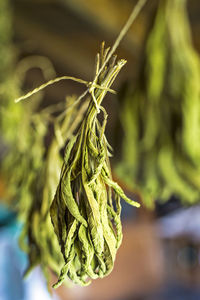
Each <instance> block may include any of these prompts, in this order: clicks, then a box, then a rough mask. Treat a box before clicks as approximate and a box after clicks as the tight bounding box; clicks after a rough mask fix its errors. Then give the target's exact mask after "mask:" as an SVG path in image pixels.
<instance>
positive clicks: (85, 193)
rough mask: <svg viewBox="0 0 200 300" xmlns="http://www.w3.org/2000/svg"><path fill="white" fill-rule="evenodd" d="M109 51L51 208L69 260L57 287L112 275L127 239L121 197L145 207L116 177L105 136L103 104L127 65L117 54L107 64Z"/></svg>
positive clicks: (67, 154)
mask: <svg viewBox="0 0 200 300" xmlns="http://www.w3.org/2000/svg"><path fill="white" fill-rule="evenodd" d="M108 53H109V49H104V44H103V45H102V49H101V54H100V55H99V54H98V55H97V67H96V76H95V79H94V81H93V84H92V85H91V87H90V90H89V92H90V94H91V100H90V103H89V107H88V109H87V113H86V115H85V117H84V119H83V120H82V123H81V126H80V128H79V130H78V133H77V134H76V135H75V136H74V137H73V138H72V139H71V140H70V141H69V143H68V144H67V147H66V150H65V156H64V163H63V166H62V171H61V176H60V182H59V185H58V188H57V191H56V194H55V197H54V200H53V203H52V205H51V211H50V213H51V218H52V222H53V225H54V229H55V233H56V235H57V237H58V240H59V244H60V247H61V251H62V254H63V257H64V260H65V264H64V266H63V267H62V270H61V273H60V276H59V279H58V282H57V283H56V284H55V285H54V287H58V286H59V285H60V284H61V283H62V282H63V281H64V280H65V278H66V277H69V278H70V279H71V280H72V281H73V282H75V283H78V284H80V285H87V284H89V281H88V280H87V279H88V277H89V278H92V279H95V278H98V277H104V276H105V275H107V274H109V273H110V272H111V270H112V268H113V264H114V261H115V256H116V251H117V249H118V248H119V246H120V244H121V240H122V230H121V221H120V213H121V206H120V198H123V199H124V200H125V201H127V202H128V203H129V204H131V205H134V206H137V207H138V206H139V204H138V203H136V202H134V201H131V200H130V199H129V198H127V197H126V196H125V194H124V192H123V191H122V189H121V188H120V187H119V186H118V184H117V183H116V182H114V181H113V180H112V176H111V170H110V164H109V152H108V142H107V140H106V137H105V134H104V130H105V125H106V119H107V114H106V111H105V109H104V108H103V107H102V106H101V102H102V100H103V98H104V97H105V95H106V93H107V91H108V89H110V86H111V84H112V83H113V81H114V79H115V77H116V76H117V74H118V73H119V71H120V70H121V68H122V67H123V66H124V64H125V63H126V61H125V60H119V61H117V62H116V57H115V56H113V57H112V59H111V60H110V62H109V63H107V64H106V65H104V63H105V61H106V58H107V55H108ZM102 66H103V69H101V68H102ZM99 70H100V72H99ZM100 111H102V112H103V114H104V121H103V124H100V122H99V121H98V118H97V116H98V113H99V112H100ZM113 201H114V202H115V205H113Z"/></svg>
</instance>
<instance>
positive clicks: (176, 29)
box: [116, 0, 200, 206]
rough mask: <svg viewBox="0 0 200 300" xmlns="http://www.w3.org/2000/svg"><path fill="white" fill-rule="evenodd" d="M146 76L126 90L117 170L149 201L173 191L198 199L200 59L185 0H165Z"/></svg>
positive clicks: (151, 40) (150, 46)
mask: <svg viewBox="0 0 200 300" xmlns="http://www.w3.org/2000/svg"><path fill="white" fill-rule="evenodd" d="M144 74H145V76H144ZM141 78H142V79H141ZM141 78H139V80H138V83H137V84H134V88H133V87H129V88H128V89H127V91H126V93H125V94H124V96H123V97H124V99H123V108H122V110H121V121H122V125H123V128H124V133H125V138H124V141H123V150H122V152H123V154H122V160H121V163H120V164H119V165H118V167H117V169H116V171H117V172H118V175H119V176H121V177H122V179H123V180H125V182H127V184H128V185H129V186H130V187H132V188H133V189H135V190H138V191H139V192H140V194H141V196H142V198H143V201H144V202H145V203H146V204H147V205H148V206H152V205H153V203H154V200H156V199H161V200H167V199H169V197H170V196H171V195H176V196H178V197H179V198H180V199H181V200H182V201H184V202H185V203H188V204H189V203H194V202H197V201H199V196H200V176H199V171H200V60H199V56H198V54H197V53H196V51H195V50H194V48H193V46H192V41H191V33H190V28H189V22H188V17H187V11H186V1H185V0H164V1H160V3H159V7H158V11H157V14H156V18H155V22H154V25H153V28H152V30H151V32H150V35H149V37H148V40H147V45H146V60H145V65H144V68H143V70H142V76H141ZM144 78H145V81H144Z"/></svg>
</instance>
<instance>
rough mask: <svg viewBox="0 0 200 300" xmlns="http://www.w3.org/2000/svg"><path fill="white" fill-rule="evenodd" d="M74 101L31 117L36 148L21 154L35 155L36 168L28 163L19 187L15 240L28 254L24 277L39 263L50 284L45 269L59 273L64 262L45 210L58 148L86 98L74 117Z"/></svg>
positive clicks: (53, 186)
mask: <svg viewBox="0 0 200 300" xmlns="http://www.w3.org/2000/svg"><path fill="white" fill-rule="evenodd" d="M75 100H76V97H69V98H67V101H66V106H63V105H62V106H61V107H60V106H58V107H57V108H59V109H61V108H62V112H61V113H60V114H59V115H58V117H56V118H54V119H53V120H51V118H53V116H51V115H50V112H55V108H56V107H54V106H52V107H51V106H50V107H48V108H47V109H44V111H43V113H42V112H40V114H39V115H36V116H34V119H36V120H37V125H38V126H37V129H38V130H37V131H36V132H35V135H34V134H32V137H34V139H33V140H34V144H33V145H32V149H34V148H35V147H36V146H37V149H36V148H35V149H36V150H37V151H36V152H33V151H29V153H30V155H28V154H27V155H25V154H24V159H25V161H26V162H27V158H28V157H29V159H30V161H31V159H32V160H33V158H34V157H37V161H38V164H37V168H36V167H34V165H31V166H30V167H31V169H32V172H31V176H29V174H25V178H24V182H23V185H22V188H21V189H20V191H23V194H21V197H20V201H19V204H18V206H19V210H18V214H19V216H20V217H21V219H22V220H23V222H24V226H23V231H22V233H21V236H20V239H19V242H20V246H21V248H22V249H23V250H24V251H25V252H27V254H28V257H29V265H28V268H27V270H26V272H25V276H26V275H28V274H29V272H30V271H31V270H32V269H33V268H34V267H35V266H36V265H38V264H40V266H41V268H42V271H43V274H44V276H45V277H46V280H47V283H48V284H49V283H50V273H49V269H51V270H52V271H53V272H54V273H55V274H56V275H59V272H60V269H61V267H62V265H63V263H64V260H63V256H62V254H61V252H60V248H59V244H58V239H57V237H56V235H55V232H54V229H53V226H52V223H51V218H50V213H49V211H50V206H51V203H52V200H53V197H54V195H55V192H56V188H57V185H58V183H59V178H60V171H61V167H62V159H61V154H60V150H61V149H62V148H63V146H64V144H63V143H64V141H65V140H66V139H68V138H69V137H70V135H71V133H72V132H73V130H74V128H76V127H77V126H78V124H79V123H80V116H81V115H82V114H83V113H84V111H85V110H86V105H87V104H88V102H87V101H86V102H85V103H83V105H82V106H81V107H80V108H79V118H77V110H78V107H77V106H75V105H73V104H74V102H75ZM68 106H70V108H68V109H67V111H66V112H65V115H64V116H63V109H64V110H65V109H66V107H68ZM50 117H51V118H50ZM46 119H48V120H49V119H50V120H51V121H53V124H54V128H55V130H54V133H55V134H54V136H53V138H52V141H51V144H50V145H49V147H45V145H44V136H45V134H46V128H47V127H48V126H47V124H48V123H47V120H46ZM42 129H43V130H42ZM41 150H42V151H41ZM33 154H34V155H33ZM22 158H23V157H22ZM22 161H23V159H22ZM33 162H35V160H34V161H33ZM29 165H30V163H29ZM27 197H28V199H27ZM27 200H28V201H27Z"/></svg>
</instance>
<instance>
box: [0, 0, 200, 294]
mask: <svg viewBox="0 0 200 300" xmlns="http://www.w3.org/2000/svg"><path fill="white" fill-rule="evenodd" d="M136 3H137V1H134V0H123V1H122V0H87V1H85V0H29V1H26V0H12V1H11V0H10V1H9V0H1V1H0V97H1V98H0V99H1V112H0V117H1V125H0V126H1V128H0V129H1V132H0V160H1V169H0V199H1V203H0V254H1V255H0V300H9V299H12V300H13V299H14V300H30V299H31V300H32V299H33V300H36V299H37V300H39V299H43V300H44V299H61V300H79V299H83V300H90V299H96V300H98V299H99V300H104V299H105V300H128V299H130V300H168V299H173V300H176V299H177V300H179V299H180V300H190V299H191V300H197V299H200V233H199V232H200V206H199V205H198V203H199V199H200V198H199V196H200V192H199V191H200V175H199V174H200V172H199V171H200V151H199V150H200V147H199V146H198V141H199V140H200V138H199V137H200V81H199V79H200V63H199V52H200V2H199V1H198V0H190V1H189V0H188V1H184V0H149V1H147V4H146V5H145V7H144V8H143V10H142V12H141V13H140V14H139V16H138V17H137V19H136V21H135V22H134V24H133V25H132V27H131V29H130V30H129V32H128V34H127V35H126V37H125V38H124V40H123V41H122V42H121V44H120V46H119V48H118V49H117V56H118V57H119V58H124V59H127V61H128V62H127V64H126V66H125V67H124V68H123V70H122V71H121V72H120V74H119V76H118V78H117V80H116V82H115V83H114V85H113V88H114V89H115V90H116V91H117V95H112V94H108V95H107V97H106V99H105V100H104V102H103V105H104V107H105V108H106V110H107V113H108V116H109V117H108V123H107V129H106V134H107V138H108V141H109V143H110V144H111V145H112V147H113V153H114V156H113V158H111V165H112V170H113V177H114V178H115V180H116V181H117V182H118V183H119V184H120V185H121V186H122V187H123V188H124V190H125V192H126V194H127V195H128V196H130V197H131V198H134V199H136V200H139V201H140V202H141V203H142V206H141V208H140V209H135V208H132V207H131V206H129V205H127V204H124V203H122V223H123V234H124V237H123V243H122V246H121V247H120V249H119V251H118V254H117V259H116V263H115V267H114V270H113V272H112V273H111V274H110V275H109V276H108V277H106V278H104V279H97V280H95V281H93V282H92V284H91V285H90V286H88V287H79V286H75V285H71V286H69V287H67V286H62V287H60V288H58V289H57V290H56V291H51V293H49V292H48V290H47V287H46V283H45V280H44V278H43V275H42V272H41V270H40V268H39V267H36V269H34V270H33V271H32V272H31V273H30V275H29V276H28V277H27V278H26V279H23V273H24V271H25V269H26V266H27V264H28V257H27V254H25V252H23V251H22V250H21V249H20V248H19V246H18V237H19V235H20V232H21V230H22V228H23V218H22V219H20V220H18V217H17V211H18V210H17V208H16V207H17V205H16V203H17V202H18V200H19V198H18V197H19V195H20V193H19V195H18V192H16V190H14V191H12V186H11V185H12V184H13V185H14V184H16V186H17V191H18V190H20V189H23V183H22V182H17V183H16V177H17V176H20V174H21V173H18V172H15V171H16V170H17V169H16V168H14V167H13V164H16V165H17V166H19V165H20V164H21V161H20V160H16V161H14V160H13V157H15V158H16V156H17V151H19V150H20V149H21V148H20V147H21V146H20V147H18V144H20V145H22V144H23V137H24V135H25V134H26V132H24V127H26V123H23V124H22V125H21V127H19V126H18V125H19V123H20V121H21V120H22V116H23V117H24V115H26V116H27V115H28V113H29V109H30V108H29V107H26V106H25V109H24V107H23V103H22V105H20V106H19V107H20V108H19V107H18V108H16V106H17V104H14V99H15V98H17V97H18V96H20V95H22V94H24V93H26V92H27V91H29V90H32V89H33V88H35V87H37V86H38V85H41V84H42V83H44V82H46V81H47V80H48V79H51V78H54V77H55V76H62V75H70V76H75V77H78V78H82V79H84V80H87V81H91V80H92V78H93V75H94V66H95V56H96V53H97V52H98V51H99V48H100V44H101V42H102V41H105V43H106V45H107V46H111V45H112V44H113V42H114V40H115V39H116V37H117V35H118V34H119V32H120V29H121V28H122V26H123V25H124V23H125V21H126V20H127V18H128V16H129V14H130V13H131V11H132V9H133V7H134V5H135V4H136ZM173 5H174V6H173ZM175 12H176V14H175ZM181 14H182V15H181ZM181 22H182V23H181ZM26 59H28V60H27V61H26ZM41 65H42V67H41ZM20 66H21V67H20ZM43 66H44V67H43ZM20 68H21V69H20ZM16 70H17V72H16ZM21 70H22V71H21ZM41 70H42V71H41ZM47 73H48V74H47ZM45 74H47V76H46V75H45ZM185 74H186V75H185ZM22 75H23V76H22ZM82 91H84V87H83V86H81V85H79V84H77V83H74V82H73V81H64V82H60V83H57V84H55V85H54V86H51V87H48V88H46V89H45V91H44V92H43V94H41V95H40V97H41V99H42V100H40V102H39V105H38V107H37V108H33V109H35V110H36V112H37V113H38V112H40V111H42V110H44V109H45V108H47V107H48V106H50V105H55V104H58V103H62V102H63V101H64V100H65V98H66V96H67V95H79V94H80V93H81V92H82ZM136 98H137V99H139V100H138V101H137V100H134V99H136ZM127 99H128V100H127ZM25 101H26V100H25ZM27 101H30V103H31V100H27ZM36 102H37V99H36ZM24 103H25V102H24ZM138 103H139V104H138ZM141 103H142V104H141ZM25 105H26V104H25ZM140 105H141V106H140ZM21 107H23V108H21ZM22 109H24V110H23V112H22V111H21V110H22ZM31 109H32V108H31ZM150 117H151V120H153V121H149V120H150ZM24 122H25V121H24ZM188 128H189V129H188ZM17 130H18V133H17V134H16V132H17ZM52 131H53V129H52V125H49V124H48V125H47V128H46V131H45V132H46V133H45V138H44V144H45V145H46V147H48V145H49V140H50V139H51V136H52ZM16 135H17V139H16ZM24 147H25V146H24ZM18 148H19V149H18ZM23 149H26V148H23ZM23 151H24V150H23ZM23 151H22V153H26V151H24V152H23ZM8 153H12V155H11V157H12V158H10V159H8V160H6V157H7V155H8ZM168 154H171V156H169V155H168ZM169 158H170V161H169ZM44 159H45V158H44ZM4 162H7V163H6V166H5V163H4ZM29 168H30V170H31V166H30V165H28V164H27V165H26V164H25V169H29ZM175 168H176V170H175ZM9 172H10V173H9ZM10 174H11V175H10ZM13 174H14V175H13ZM12 176H13V177H14V179H12V180H11V182H10V181H9V180H10V179H11V177H12ZM10 190H11V192H10ZM24 193H25V198H24V199H26V191H24ZM33 193H36V192H35V191H33ZM13 199H14V203H15V204H13ZM49 273H50V274H51V271H50V270H49ZM55 280H56V279H55V276H54V275H53V274H51V281H52V283H53V282H55Z"/></svg>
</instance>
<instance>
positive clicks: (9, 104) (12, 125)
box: [0, 0, 23, 144]
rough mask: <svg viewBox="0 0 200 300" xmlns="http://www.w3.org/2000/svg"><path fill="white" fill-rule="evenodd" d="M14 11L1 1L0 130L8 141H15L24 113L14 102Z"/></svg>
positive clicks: (15, 92) (16, 87)
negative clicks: (16, 131) (14, 133)
mask: <svg viewBox="0 0 200 300" xmlns="http://www.w3.org/2000/svg"><path fill="white" fill-rule="evenodd" d="M12 35H13V31H12V12H11V8H10V5H9V1H8V0H2V1H1V3H0V131H1V133H0V134H1V138H3V139H4V140H5V142H6V143H8V144H12V143H14V141H13V140H14V135H13V132H15V130H16V128H17V126H18V122H19V121H20V118H21V116H22V113H23V108H22V106H21V105H19V106H17V105H15V104H14V103H13V99H14V98H15V97H16V96H18V95H19V86H18V83H17V82H16V80H15V78H14V76H13V70H14V65H15V55H14V53H15V51H14V47H13V44H12V37H13V36H12Z"/></svg>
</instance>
